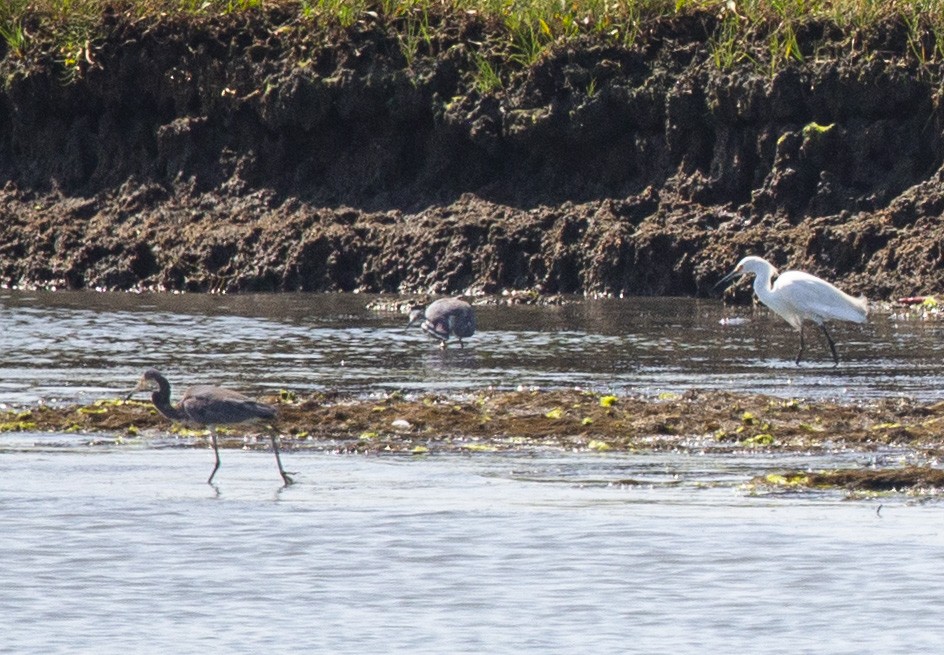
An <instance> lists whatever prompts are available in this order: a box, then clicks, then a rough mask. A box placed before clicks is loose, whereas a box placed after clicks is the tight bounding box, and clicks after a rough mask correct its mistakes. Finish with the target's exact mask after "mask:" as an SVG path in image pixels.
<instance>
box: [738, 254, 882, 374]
mask: <svg viewBox="0 0 944 655" xmlns="http://www.w3.org/2000/svg"><path fill="white" fill-rule="evenodd" d="M750 274H753V275H754V293H756V294H757V297H758V298H760V301H761V302H762V303H764V304H765V305H767V307H769V308H770V309H771V310H773V311H774V312H775V313H776V314H778V315H779V316H780V317H781V318H783V320H785V321H786V322H787V323H789V324H790V325H792V326H793V328H794V329H795V330H797V331H799V333H800V350H799V352H798V353H797V356H796V363H797V364H799V363H800V359H801V358H802V357H803V348H804V343H803V321H812V322H813V323H815V324H816V325H818V326H819V328H820V329H821V330H822V331H823V334H824V335H826V341H827V342H828V343H829V349H830V351H831V352H832V355H833V361H834V362H835V363H836V364H838V363H839V356H838V355H837V354H836V345H835V344H834V343H833V340H832V337H830V336H829V332H827V331H826V325H825V322H826V321H852V322H854V323H863V322H865V319H866V317H867V316H868V311H869V308H868V301H866V299H865V298H853V297H852V296H850V295H849V294H847V293H845V292H843V291H841V290H839V289H837V288H836V287H835V286H833V285H832V284H830V283H829V282H827V281H826V280H823V279H821V278H818V277H816V276H815V275H810V274H809V273H804V272H802V271H786V272H785V273H783V274H781V275H779V276H777V279H776V280H773V277H774V276H775V275H777V269H776V268H774V267H773V265H772V264H771V263H770V262H768V261H767V260H765V259H762V258H760V257H755V256H750V257H745V258H744V259H742V260H741V261H740V262H738V265H737V266H736V267H735V268H734V271H733V272H732V273H731V274H729V275H727V276H726V277H725V278H724V279H723V280H721V282H725V281H727V280H730V279H731V278H734V277H741V276H744V275H750ZM719 284H720V282H719Z"/></svg>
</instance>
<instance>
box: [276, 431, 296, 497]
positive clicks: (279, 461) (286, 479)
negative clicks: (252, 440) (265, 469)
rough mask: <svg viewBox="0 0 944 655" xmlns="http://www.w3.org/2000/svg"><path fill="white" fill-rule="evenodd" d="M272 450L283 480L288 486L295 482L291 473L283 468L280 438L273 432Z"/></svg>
mask: <svg viewBox="0 0 944 655" xmlns="http://www.w3.org/2000/svg"><path fill="white" fill-rule="evenodd" d="M271 436H272V450H273V451H274V452H275V463H276V464H278V465H279V475H281V476H282V481H283V482H285V486H286V487H287V486H288V485H290V484H294V483H295V481H294V480H293V479H292V478H290V477H289V474H288V473H286V472H285V469H284V468H282V458H281V457H280V456H279V438H278V437H277V436H275V433H274V432H273V433H272V435H271Z"/></svg>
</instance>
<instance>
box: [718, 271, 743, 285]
mask: <svg viewBox="0 0 944 655" xmlns="http://www.w3.org/2000/svg"><path fill="white" fill-rule="evenodd" d="M741 275H742V273H741V271H739V270H738V269H734V270H733V271H731V272H730V273H728V274H727V275H725V276H724V277H723V278H721V279H720V280H718V282H717V283H716V284H715V286H713V287H711V288H712V289H717V288H718V287H720V286H721V285H722V284H727V283H728V282H730V281H731V280H733V279H734V278H736V277H740V276H741Z"/></svg>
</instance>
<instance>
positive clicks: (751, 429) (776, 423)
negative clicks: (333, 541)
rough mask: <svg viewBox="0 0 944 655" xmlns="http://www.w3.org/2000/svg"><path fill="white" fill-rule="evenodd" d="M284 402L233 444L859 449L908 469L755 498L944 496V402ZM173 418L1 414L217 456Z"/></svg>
mask: <svg viewBox="0 0 944 655" xmlns="http://www.w3.org/2000/svg"><path fill="white" fill-rule="evenodd" d="M264 400H267V401H269V402H273V403H276V404H277V405H278V417H277V419H276V421H274V422H273V423H272V424H271V425H270V426H260V427H257V428H252V427H249V428H245V427H236V428H233V429H221V430H220V437H219V442H220V446H221V447H224V448H266V447H267V445H266V444H268V441H269V440H268V436H267V435H268V431H269V430H274V431H276V432H277V433H278V434H279V435H280V439H281V443H282V447H283V449H284V450H286V451H288V452H291V451H293V450H323V451H329V452H336V453H358V454H383V455H398V454H399V455H409V456H427V455H436V454H443V453H466V454H476V453H496V452H517V453H527V452H534V451H541V450H548V449H551V450H565V451H568V452H585V453H607V452H612V453H619V452H624V453H633V452H653V451H671V452H683V453H693V454H697V453H704V452H713V453H718V452H730V453H736V452H744V451H754V452H772V453H773V452H792V453H840V452H849V451H852V452H860V453H863V454H872V455H873V456H875V455H877V456H885V457H888V455H889V454H890V453H897V454H896V455H894V456H893V457H892V458H891V459H893V460H895V461H896V462H898V464H897V465H895V464H892V465H888V464H886V465H876V466H861V467H857V468H845V469H837V470H827V471H809V470H807V471H782V470H774V471H771V472H770V473H768V474H766V475H762V476H758V477H757V478H755V479H752V480H745V481H744V484H745V485H748V488H750V489H752V490H771V489H775V490H777V489H779V490H787V491H789V490H791V489H793V490H797V489H801V488H837V487H838V488H843V489H846V490H848V491H849V492H880V491H894V490H897V491H912V492H920V493H922V494H926V493H931V492H933V491H934V490H940V489H942V488H944V471H941V470H940V469H937V468H934V465H935V464H936V463H937V462H938V461H939V459H940V458H941V457H942V456H944V450H942V447H941V443H942V438H944V403H942V402H936V403H916V402H911V401H905V400H900V399H896V400H886V401H875V402H869V403H859V404H837V403H832V402H805V401H799V400H795V399H783V398H774V397H770V396H761V395H747V394H733V393H725V392H700V391H690V392H687V393H685V394H681V395H677V394H663V395H662V396H661V397H659V398H645V397H632V396H615V395H607V394H599V393H593V392H582V391H576V390H570V391H518V392H499V391H492V390H489V391H483V392H481V393H479V394H477V395H475V396H474V397H469V398H455V397H448V396H437V395H426V396H421V397H406V396H403V395H402V394H390V395H388V396H386V397H383V398H371V399H365V398H363V397H346V396H342V395H337V394H330V395H325V394H319V395H316V396H311V397H308V398H296V397H295V396H294V395H293V394H292V393H290V392H282V394H281V395H280V396H278V397H270V398H265V399H264ZM194 427H195V426H186V425H182V424H177V423H172V422H170V421H168V420H167V419H165V418H163V417H162V416H160V415H159V414H158V413H157V411H156V410H155V409H154V408H153V406H151V404H150V403H147V402H140V401H136V400H131V401H125V400H121V399H103V400H100V401H97V402H96V403H94V404H92V405H86V406H67V407H52V406H48V405H39V406H36V407H25V408H19V409H16V410H8V411H6V412H3V413H0V432H32V431H42V432H56V433H65V434H76V433H77V434H82V435H87V436H88V439H89V441H88V443H89V445H92V446H96V445H116V444H117V445H124V444H132V443H135V442H136V441H137V440H139V439H142V438H144V439H152V438H154V439H161V440H167V439H170V440H171V441H177V442H178V443H179V444H180V445H181V446H182V447H192V446H198V447H205V446H206V442H207V432H206V430H204V429H202V428H199V427H198V429H194Z"/></svg>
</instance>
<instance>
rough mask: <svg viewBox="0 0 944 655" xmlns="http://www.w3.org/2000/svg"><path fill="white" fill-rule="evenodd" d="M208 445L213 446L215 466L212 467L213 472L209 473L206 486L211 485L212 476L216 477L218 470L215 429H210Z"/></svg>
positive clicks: (218, 451)
mask: <svg viewBox="0 0 944 655" xmlns="http://www.w3.org/2000/svg"><path fill="white" fill-rule="evenodd" d="M210 443H212V444H213V454H214V455H216V466H214V467H213V472H212V473H210V478H209V479H208V480H207V484H213V476H214V475H216V472H217V471H218V470H219V468H220V449H219V446H217V444H216V428H215V427H211V428H210Z"/></svg>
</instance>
